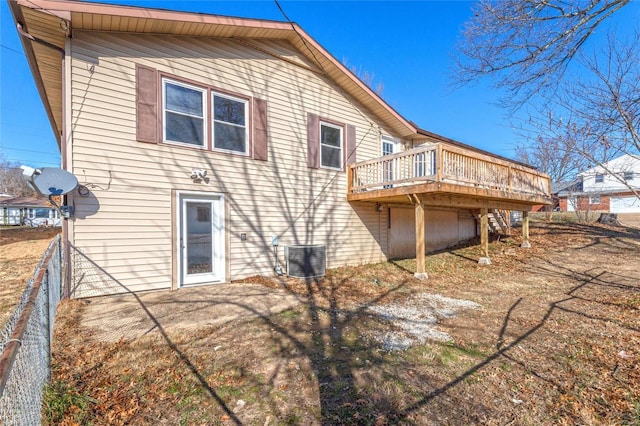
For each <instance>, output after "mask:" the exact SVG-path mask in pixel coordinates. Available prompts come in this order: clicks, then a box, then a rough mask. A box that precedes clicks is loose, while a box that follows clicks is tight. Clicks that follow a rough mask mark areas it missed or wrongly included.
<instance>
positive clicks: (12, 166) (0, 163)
mask: <svg viewBox="0 0 640 426" xmlns="http://www.w3.org/2000/svg"><path fill="white" fill-rule="evenodd" d="M0 193H3V194H9V195H13V196H16V197H31V196H34V192H33V190H32V189H31V188H29V186H28V185H27V181H26V180H25V179H24V178H23V177H22V169H20V165H19V164H17V163H13V162H10V161H7V160H5V159H4V158H2V157H0Z"/></svg>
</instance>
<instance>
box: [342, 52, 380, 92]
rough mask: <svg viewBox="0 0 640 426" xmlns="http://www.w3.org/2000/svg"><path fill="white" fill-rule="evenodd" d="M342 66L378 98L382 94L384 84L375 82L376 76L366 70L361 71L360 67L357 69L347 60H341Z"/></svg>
mask: <svg viewBox="0 0 640 426" xmlns="http://www.w3.org/2000/svg"><path fill="white" fill-rule="evenodd" d="M342 65H344V66H345V67H347V68H348V69H349V71H351V72H352V73H353V74H354V75H355V76H356V77H358V78H359V79H360V80H361V81H362V82H363V83H364V84H366V85H367V86H368V87H369V89H371V90H373V91H374V92H375V93H376V94H377V95H378V96H382V93H383V92H384V83H382V82H381V81H376V75H375V74H374V73H370V72H369V71H367V70H362V67H360V68H358V67H356V66H355V65H352V64H350V63H349V60H348V59H347V58H343V59H342Z"/></svg>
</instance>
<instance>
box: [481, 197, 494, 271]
mask: <svg viewBox="0 0 640 426" xmlns="http://www.w3.org/2000/svg"><path fill="white" fill-rule="evenodd" d="M480 246H481V247H482V255H483V256H482V257H481V258H480V259H478V263H479V264H481V265H491V259H490V258H489V209H488V208H487V207H482V208H481V209H480Z"/></svg>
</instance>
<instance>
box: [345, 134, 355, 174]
mask: <svg viewBox="0 0 640 426" xmlns="http://www.w3.org/2000/svg"><path fill="white" fill-rule="evenodd" d="M346 139H347V143H346V146H347V153H346V157H347V165H349V164H353V163H355V162H356V126H354V125H352V124H347V138H346Z"/></svg>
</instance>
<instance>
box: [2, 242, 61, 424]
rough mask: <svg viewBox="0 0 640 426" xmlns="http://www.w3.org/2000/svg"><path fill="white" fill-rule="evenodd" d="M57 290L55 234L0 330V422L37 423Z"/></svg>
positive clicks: (48, 362)
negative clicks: (10, 314)
mask: <svg viewBox="0 0 640 426" xmlns="http://www.w3.org/2000/svg"><path fill="white" fill-rule="evenodd" d="M61 290H62V251H61V250H60V236H58V237H56V239H55V240H53V241H52V242H51V244H49V247H48V248H47V251H46V252H45V254H44V256H43V257H42V259H41V260H40V263H39V264H38V266H37V267H36V270H35V273H34V277H33V278H32V279H30V280H29V281H28V282H27V288H26V289H25V291H24V293H23V294H22V298H21V300H20V303H19V304H18V306H16V308H15V311H14V312H13V315H12V316H11V318H10V319H9V322H8V323H7V325H6V326H5V328H4V330H2V331H0V353H1V354H2V355H0V420H1V421H0V423H1V424H3V425H7V426H9V425H20V426H23V425H39V424H40V423H41V420H42V418H41V410H42V390H43V388H44V386H45V385H46V384H47V383H48V382H49V378H50V373H51V338H52V336H53V321H54V317H55V312H56V308H57V306H58V302H59V301H60V296H61Z"/></svg>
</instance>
